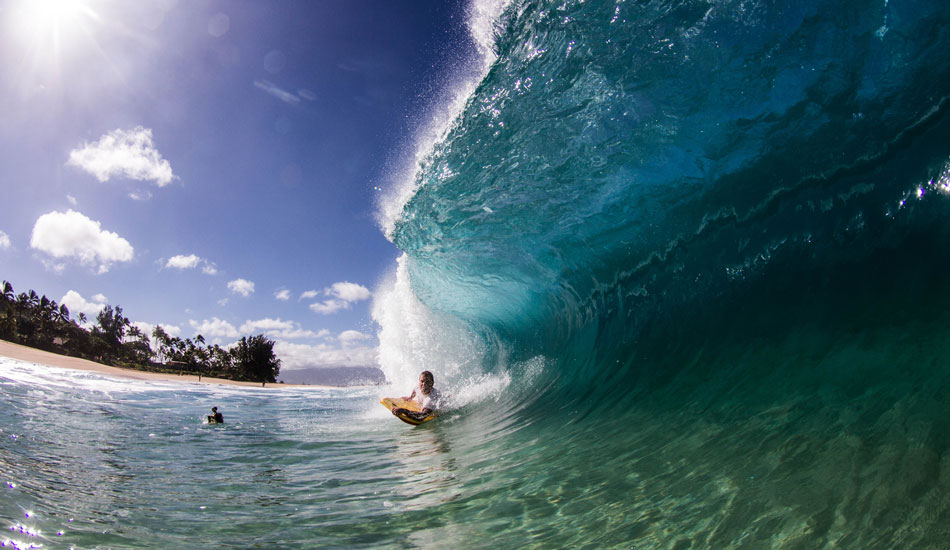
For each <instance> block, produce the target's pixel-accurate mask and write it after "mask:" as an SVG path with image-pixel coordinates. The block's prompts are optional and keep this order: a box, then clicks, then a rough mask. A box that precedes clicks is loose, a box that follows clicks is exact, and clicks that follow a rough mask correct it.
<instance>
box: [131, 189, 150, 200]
mask: <svg viewBox="0 0 950 550" xmlns="http://www.w3.org/2000/svg"><path fill="white" fill-rule="evenodd" d="M129 198H130V199H132V200H134V201H140V202H144V201H147V200H152V193H151V192H149V191H132V192H131V193H129Z"/></svg>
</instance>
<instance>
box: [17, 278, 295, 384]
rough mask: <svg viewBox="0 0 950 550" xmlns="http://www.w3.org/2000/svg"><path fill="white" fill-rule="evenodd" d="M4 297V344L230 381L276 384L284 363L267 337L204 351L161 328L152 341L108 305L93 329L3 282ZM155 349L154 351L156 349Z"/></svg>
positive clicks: (195, 341)
mask: <svg viewBox="0 0 950 550" xmlns="http://www.w3.org/2000/svg"><path fill="white" fill-rule="evenodd" d="M2 290H3V293H2V297H0V339H3V340H7V341H10V342H15V343H17V344H22V345H25V346H30V347H34V348H39V349H42V350H46V351H51V352H54V353H60V354H63V355H69V356H72V357H81V358H83V359H89V360H92V361H98V362H100V363H105V364H107V365H112V366H116V367H124V368H133V369H138V370H147V371H153V372H172V373H179V374H180V373H183V372H187V373H191V374H199V375H204V376H213V377H216V378H227V379H230V380H244V381H252V382H276V381H277V375H278V374H279V373H280V359H278V358H277V356H276V355H275V354H274V343H275V342H274V341H273V340H270V339H269V338H267V337H266V336H264V335H263V334H258V335H257V336H251V337H247V336H244V337H241V339H240V340H238V342H237V343H236V344H235V345H233V346H232V347H230V348H222V347H220V346H219V345H217V344H214V345H210V346H209V345H206V343H205V339H204V337H203V336H202V335H200V334H198V335H196V336H195V337H194V338H185V339H181V338H179V337H177V336H171V335H169V334H168V333H167V332H165V330H164V329H163V328H162V327H161V326H156V327H155V328H154V329H153V330H152V334H151V339H150V338H149V335H148V334H145V333H144V332H142V330H141V329H139V327H137V326H135V325H133V324H132V322H131V321H130V320H129V318H128V317H125V316H124V315H123V311H122V308H121V307H119V306H115V307H113V306H111V305H106V306H105V307H103V309H102V310H101V311H99V313H98V314H97V315H96V320H95V323H94V324H92V327H91V328H90V329H88V330H87V329H86V328H84V327H83V326H82V325H85V324H87V323H88V322H89V320H88V319H87V318H86V315H85V314H84V313H80V314H79V315H78V317H77V318H75V319H73V318H71V317H70V314H69V308H67V307H66V305H65V304H57V303H56V301H55V300H50V299H49V298H47V297H46V296H45V295H44V296H39V295H38V294H37V293H36V292H35V291H34V290H30V291H29V292H21V293H20V294H17V293H16V292H15V291H14V290H13V285H11V284H10V283H9V282H8V281H3V289H2ZM153 346H154V347H153Z"/></svg>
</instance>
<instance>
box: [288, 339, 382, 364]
mask: <svg viewBox="0 0 950 550" xmlns="http://www.w3.org/2000/svg"><path fill="white" fill-rule="evenodd" d="M274 353H275V354H277V357H279V358H280V361H281V365H280V369H281V371H284V370H295V369H304V368H308V367H371V366H375V365H376V348H375V347H370V346H360V347H350V348H339V347H334V346H331V345H329V344H316V345H308V344H297V343H293V342H281V341H278V342H277V343H276V344H274Z"/></svg>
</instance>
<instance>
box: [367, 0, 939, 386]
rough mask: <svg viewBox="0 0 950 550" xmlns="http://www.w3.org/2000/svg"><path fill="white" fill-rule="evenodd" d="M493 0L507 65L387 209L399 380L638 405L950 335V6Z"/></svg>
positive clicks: (389, 324)
mask: <svg viewBox="0 0 950 550" xmlns="http://www.w3.org/2000/svg"><path fill="white" fill-rule="evenodd" d="M476 5H477V4H476ZM495 5H496V6H502V7H503V8H504V9H499V10H495V11H496V14H495V15H493V17H492V18H490V23H488V24H487V25H486V24H484V23H483V26H482V28H490V29H493V31H494V34H493V36H494V43H493V44H492V45H491V46H490V47H487V48H485V51H487V52H490V55H488V56H487V57H486V59H487V60H488V62H486V63H485V65H484V67H485V70H484V72H483V73H482V74H479V75H478V78H476V79H474V80H472V81H470V82H469V84H468V87H463V88H462V89H463V90H464V92H465V93H464V94H460V95H459V97H462V96H464V102H460V103H457V104H456V109H457V110H456V111H452V110H449V112H451V113H452V116H450V117H447V118H445V119H443V120H442V122H441V124H442V125H441V126H440V128H441V130H440V132H436V133H435V134H431V135H436V134H437V135H438V136H439V137H438V138H437V139H434V140H431V141H426V140H423V141H424V142H425V145H424V146H423V147H421V148H420V151H422V152H423V153H422V154H419V155H418V156H417V157H416V158H417V162H416V165H415V172H414V173H413V175H412V176H411V177H410V178H407V179H406V181H405V182H404V183H403V184H402V185H401V186H399V188H400V191H399V192H397V193H394V194H393V195H392V196H390V197H389V199H387V202H386V203H385V204H384V207H383V208H382V210H383V216H382V218H383V219H384V221H383V227H384V231H386V233H387V235H388V236H390V238H391V239H392V240H393V242H394V243H395V244H396V245H397V246H398V247H399V248H400V249H401V250H402V251H404V253H405V255H404V257H403V258H402V259H401V260H400V266H399V268H398V270H397V271H399V276H398V277H396V276H394V277H393V280H396V279H398V280H399V283H398V284H396V285H395V286H394V287H393V288H397V287H398V288H400V289H401V290H398V291H397V290H393V291H392V294H389V296H390V298H389V299H386V300H381V301H380V303H378V304H377V320H379V321H380V323H381V326H382V327H383V328H382V332H381V343H382V347H381V363H382V364H383V366H384V370H387V373H388V374H389V375H390V376H391V378H392V377H393V375H394V373H395V372H396V371H398V370H399V369H400V368H402V367H401V366H396V365H406V364H412V365H414V366H415V365H419V364H422V365H426V366H429V365H432V366H435V365H437V364H439V363H444V362H445V361H446V358H447V357H448V358H450V359H449V362H450V363H452V364H453V365H455V366H456V369H455V371H453V372H450V373H448V375H449V376H450V377H458V376H462V375H461V374H460V373H467V374H465V375H464V376H468V377H471V376H476V373H477V375H478V376H482V375H485V374H492V373H495V374H498V373H504V375H505V376H510V377H512V378H513V379H516V380H517V379H520V377H521V375H522V374H523V373H524V372H527V371H532V372H533V370H532V369H534V370H536V369H538V368H542V369H543V370H545V371H546V373H547V375H546V376H545V377H544V378H543V380H542V381H543V382H545V387H547V386H551V387H555V388H574V389H576V388H577V387H579V386H580V387H582V388H583V387H594V386H595V385H596V386H598V387H600V388H601V390H600V391H601V392H605V393H602V397H603V399H598V402H603V401H606V402H617V401H619V400H620V399H622V398H627V397H630V396H631V395H636V394H647V393H649V392H652V391H655V390H656V389H657V388H659V387H664V388H667V389H671V388H673V387H676V385H677V384H680V383H684V382H683V381H684V380H687V379H688V380H691V382H689V383H688V384H702V383H703V381H704V380H708V379H710V378H713V377H715V378H717V379H718V380H720V381H722V383H727V382H728V383H736V384H740V385H741V383H742V381H743V380H746V379H748V378H750V377H751V378H752V379H755V380H757V382H758V383H759V384H761V383H763V382H764V381H765V379H766V378H767V376H768V375H767V373H766V372H765V371H768V370H769V369H770V368H772V367H769V368H766V367H761V366H756V365H760V364H762V363H763V362H764V363H768V364H770V365H773V366H774V361H775V360H778V359H777V358H778V357H779V355H776V354H778V353H779V351H778V350H781V357H783V358H784V359H782V361H783V362H784V363H786V364H787V365H802V364H809V361H811V362H812V363H813V362H814V361H813V360H814V359H815V358H816V357H826V355H825V354H826V353H827V351H828V349H829V347H831V348H833V347H835V346H837V345H845V344H844V342H851V343H853V342H855V340H856V339H857V340H860V339H861V338H870V337H872V336H871V335H872V334H873V335H880V334H882V333H883V332H885V331H886V330H887V329H888V328H889V327H892V325H893V323H894V320H895V319H904V320H905V321H906V324H905V328H906V329H907V330H914V331H917V332H918V334H922V335H923V336H922V337H926V338H933V339H937V337H938V334H937V333H936V332H935V331H934V330H933V329H932V328H931V329H929V331H928V329H927V325H926V323H925V322H924V321H923V319H925V318H926V319H928V320H929V321H933V320H934V319H933V317H932V316H928V315H922V314H921V311H922V310H924V309H926V308H925V307H924V304H923V303H920V300H922V301H924V302H926V305H927V306H928V307H930V306H933V305H935V304H940V305H941V306H945V305H946V304H947V303H950V302H947V301H945V300H947V299H948V296H947V292H946V291H944V290H943V289H942V286H941V285H940V284H939V273H941V272H943V270H945V268H946V267H947V266H948V265H950V254H948V252H947V251H948V250H950V248H948V247H947V244H950V235H948V232H947V229H946V224H945V223H944V222H943V218H944V217H945V211H946V209H947V207H948V206H950V203H948V195H950V139H948V138H950V117H948V112H950V100H948V97H950V53H948V52H950V31H948V30H947V29H948V28H950V26H948V25H947V23H948V22H950V5H948V4H947V3H946V2H940V1H938V0H922V1H917V2H906V3H905V2H887V1H882V2H874V3H868V2H857V1H850V0H809V1H806V2H798V3H795V4H794V5H785V4H775V3H771V2H760V1H748V0H734V1H724V2H707V1H698V0H689V1H680V2H659V1H655V2H625V1H616V2H597V1H595V2H591V1H580V0H578V1H566V2H563V1H558V2H536V1H527V0H523V1H517V0H516V1H513V2H511V3H508V4H504V5H501V4H495ZM483 44H484V41H483ZM396 295H399V296H402V297H403V299H404V300H410V301H412V303H413V304H415V305H414V306H413V307H416V308H421V309H420V311H424V315H421V316H420V317H416V318H417V319H418V318H422V317H424V318H425V319H426V321H425V322H424V323H415V322H413V321H412V319H413V318H414V317H413V316H412V315H403V313H405V312H406V311H407V310H406V309H402V310H400V309H399V308H398V307H396V306H395V304H394V302H395V301H396V300H395V298H394V296H396ZM915 300H918V301H916V302H915ZM382 302H387V303H388V306H386V307H384V305H383V303H382ZM404 305H405V304H404ZM943 309H944V310H945V309H946V308H943ZM383 310H386V312H384V311H383ZM928 311H930V310H928ZM387 312H388V313H387ZM435 319H437V320H435ZM396 325H403V326H399V327H397V326H396ZM911 325H912V326H913V328H911ZM423 326H424V327H423ZM856 327H860V328H856ZM443 329H445V331H447V332H443ZM412 331H416V333H415V336H411V335H409V334H408V333H409V332H412ZM423 333H424V334H425V336H424V337H423V336H421V335H422V334H423ZM413 338H416V340H415V341H416V342H417V345H415V346H413V345H411V344H409V343H407V342H408V340H412V339H413ZM407 347H413V348H414V349H415V350H416V351H417V352H418V354H416V355H413V354H414V353H415V352H412V351H407ZM447 348H452V349H451V350H448V349H447ZM423 349H426V350H428V351H426V352H422V351H419V350H423ZM756 353H758V355H756V356H755V357H754V358H753V357H751V356H750V355H749V354H753V355H754V354H756ZM425 354H429V355H428V356H425ZM539 364H540V365H542V366H541V367H539V366H538V365H539ZM788 368H789V369H792V370H794V369H795V367H791V366H789V367H788ZM821 370H823V372H825V374H823V375H822V377H823V378H824V379H833V378H835V377H836V376H839V375H840V372H841V370H840V368H839V367H838V366H836V367H828V368H827V369H821ZM831 371H835V372H837V373H839V374H831ZM406 376H408V374H406ZM464 376H463V377H464ZM395 377H396V378H401V377H402V375H396V376H395ZM555 381H556V382H555ZM786 382H787V381H786ZM717 384H718V382H717ZM690 387H693V386H690ZM608 395H610V396H612V397H610V398H607V396H608Z"/></svg>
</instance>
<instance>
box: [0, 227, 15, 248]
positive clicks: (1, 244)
mask: <svg viewBox="0 0 950 550" xmlns="http://www.w3.org/2000/svg"><path fill="white" fill-rule="evenodd" d="M12 246H13V243H11V242H10V236H9V235H7V234H6V233H4V232H3V231H0V250H3V249H5V248H10V247H12Z"/></svg>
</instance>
